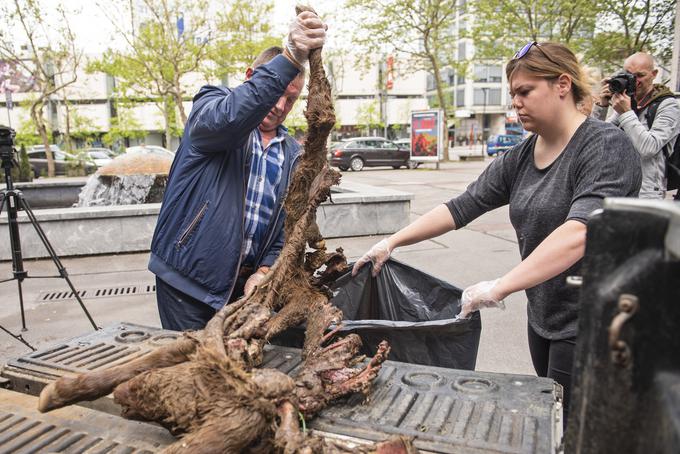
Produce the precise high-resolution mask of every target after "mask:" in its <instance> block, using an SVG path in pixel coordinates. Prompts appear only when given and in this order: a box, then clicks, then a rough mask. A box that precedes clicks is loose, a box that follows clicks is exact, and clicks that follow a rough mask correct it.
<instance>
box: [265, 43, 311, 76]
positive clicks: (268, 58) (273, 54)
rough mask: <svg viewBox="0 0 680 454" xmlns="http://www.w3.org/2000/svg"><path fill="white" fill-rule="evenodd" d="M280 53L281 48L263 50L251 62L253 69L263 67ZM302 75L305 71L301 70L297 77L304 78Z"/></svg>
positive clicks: (274, 47) (281, 51)
mask: <svg viewBox="0 0 680 454" xmlns="http://www.w3.org/2000/svg"><path fill="white" fill-rule="evenodd" d="M282 53H283V48H281V47H279V46H272V47H270V48H268V49H265V50H263V51H262V52H261V53H260V55H258V56H257V58H256V59H255V61H254V62H253V69H255V68H257V67H258V66H260V65H264V64H265V63H267V62H269V61H271V60H272V59H273V58H274V57H276V56H277V55H281V54H282ZM304 75H305V70H304V68H303V69H301V70H300V74H299V75H298V77H304Z"/></svg>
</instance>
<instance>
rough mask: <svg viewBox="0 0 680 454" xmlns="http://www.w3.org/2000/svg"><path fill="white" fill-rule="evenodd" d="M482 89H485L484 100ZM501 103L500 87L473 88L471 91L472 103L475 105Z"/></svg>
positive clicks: (495, 104) (496, 104)
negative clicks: (472, 91)
mask: <svg viewBox="0 0 680 454" xmlns="http://www.w3.org/2000/svg"><path fill="white" fill-rule="evenodd" d="M484 91H486V100H485V99H484ZM500 103H501V89H500V88H475V90H474V93H473V104H474V105H475V106H483V105H485V104H486V105H487V106H498V105H500Z"/></svg>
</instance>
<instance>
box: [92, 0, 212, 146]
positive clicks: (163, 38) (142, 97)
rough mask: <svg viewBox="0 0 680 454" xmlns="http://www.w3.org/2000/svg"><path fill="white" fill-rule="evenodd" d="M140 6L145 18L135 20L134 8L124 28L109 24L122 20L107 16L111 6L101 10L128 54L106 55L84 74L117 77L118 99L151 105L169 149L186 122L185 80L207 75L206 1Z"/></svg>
mask: <svg viewBox="0 0 680 454" xmlns="http://www.w3.org/2000/svg"><path fill="white" fill-rule="evenodd" d="M142 4H143V6H144V7H145V10H146V13H147V14H146V15H144V16H143V17H136V16H135V14H134V13H135V11H137V8H135V5H133V4H132V2H130V5H127V6H126V7H127V8H128V10H127V11H126V12H125V13H124V14H122V16H123V17H127V18H130V23H127V24H123V23H120V22H117V21H116V20H115V19H113V18H114V17H118V16H120V15H119V14H115V12H113V11H111V5H107V6H104V5H100V7H101V8H102V10H103V11H104V12H105V13H106V14H107V16H108V17H110V18H112V19H111V22H112V24H113V26H114V28H115V29H116V32H117V34H118V35H119V36H120V37H122V38H123V40H124V42H125V44H126V48H125V49H124V50H119V49H113V48H112V49H109V50H107V51H106V52H105V54H104V55H103V57H102V58H100V59H99V60H97V61H95V62H92V63H91V64H90V65H89V66H88V70H89V71H102V72H105V73H107V74H109V75H111V76H113V77H115V80H116V89H115V93H114V98H116V99H121V100H127V101H130V100H134V101H138V102H147V101H152V102H154V103H155V105H156V106H157V107H158V109H159V110H160V111H161V113H162V115H163V121H164V126H163V127H164V129H165V140H166V144H168V145H169V143H170V141H171V139H172V136H173V135H174V136H178V135H179V133H178V131H181V130H182V129H183V128H184V124H185V123H186V120H187V114H186V111H185V110H184V105H183V103H184V100H185V96H186V95H187V94H186V92H185V89H184V85H183V82H184V80H183V79H184V78H186V76H188V75H189V74H191V73H196V72H201V71H203V70H204V69H205V68H204V66H205V64H206V62H207V56H208V50H209V46H210V42H211V34H210V32H209V28H210V27H209V26H210V18H211V13H210V9H209V3H208V2H207V0H195V1H188V0H184V1H181V0H178V1H172V0H142ZM130 8H132V9H130ZM185 19H187V21H188V23H189V24H190V27H191V29H190V31H183V30H180V28H181V27H180V26H179V25H178V24H179V23H181V24H183V23H184V20H185ZM182 27H183V25H182ZM178 119H179V121H178Z"/></svg>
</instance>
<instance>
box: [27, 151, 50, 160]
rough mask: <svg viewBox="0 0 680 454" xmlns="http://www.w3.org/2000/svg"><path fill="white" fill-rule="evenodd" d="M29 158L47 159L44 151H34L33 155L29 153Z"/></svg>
mask: <svg viewBox="0 0 680 454" xmlns="http://www.w3.org/2000/svg"><path fill="white" fill-rule="evenodd" d="M29 157H30V158H31V159H47V156H46V155H45V152H44V151H36V152H35V153H30V154H29Z"/></svg>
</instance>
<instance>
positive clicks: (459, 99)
mask: <svg viewBox="0 0 680 454" xmlns="http://www.w3.org/2000/svg"><path fill="white" fill-rule="evenodd" d="M463 106H465V89H464V88H459V89H458V90H456V107H463Z"/></svg>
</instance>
